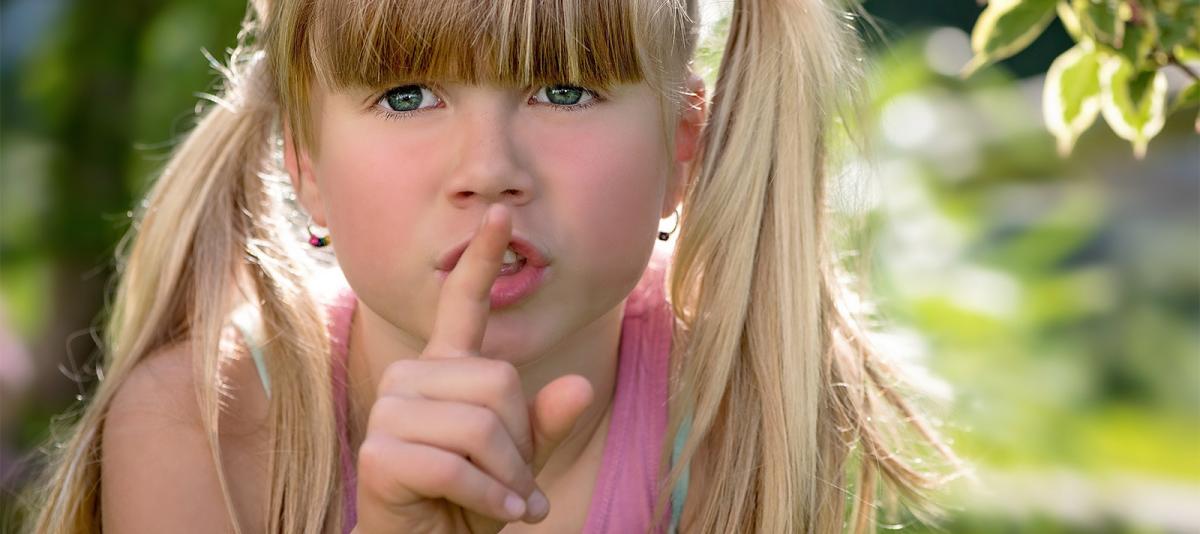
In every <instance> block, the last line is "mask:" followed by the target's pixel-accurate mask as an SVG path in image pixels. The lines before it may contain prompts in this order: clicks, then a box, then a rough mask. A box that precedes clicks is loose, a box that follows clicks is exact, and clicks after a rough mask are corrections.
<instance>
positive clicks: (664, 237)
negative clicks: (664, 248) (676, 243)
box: [658, 208, 679, 241]
mask: <svg viewBox="0 0 1200 534" xmlns="http://www.w3.org/2000/svg"><path fill="white" fill-rule="evenodd" d="M678 229H679V208H675V226H674V227H672V228H671V231H670V232H663V231H661V230H660V231H659V232H658V239H659V240H660V241H666V240H668V239H671V234H674V233H675V230H678Z"/></svg>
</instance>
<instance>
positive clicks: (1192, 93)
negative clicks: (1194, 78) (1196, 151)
mask: <svg viewBox="0 0 1200 534" xmlns="http://www.w3.org/2000/svg"><path fill="white" fill-rule="evenodd" d="M1192 106H1200V82H1194V83H1192V84H1191V85H1189V86H1187V87H1186V88H1184V90H1182V91H1180V92H1179V94H1178V95H1176V96H1175V103H1174V104H1171V113H1175V112H1176V111H1179V110H1181V109H1184V108H1190V107H1192ZM1196 133H1200V112H1198V113H1197V114H1196Z"/></svg>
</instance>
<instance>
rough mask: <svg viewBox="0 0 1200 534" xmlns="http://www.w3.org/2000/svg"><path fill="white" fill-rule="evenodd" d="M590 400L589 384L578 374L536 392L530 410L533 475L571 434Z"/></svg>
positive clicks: (536, 473)
mask: <svg viewBox="0 0 1200 534" xmlns="http://www.w3.org/2000/svg"><path fill="white" fill-rule="evenodd" d="M592 399H593V390H592V383H591V382H588V380H587V379H586V378H584V377H582V376H579V375H567V376H563V377H560V378H558V379H556V380H554V381H552V382H550V383H549V384H546V385H545V387H543V388H542V389H541V391H539V392H538V394H537V397H536V398H534V401H533V409H532V410H530V424H531V425H532V426H533V462H532V464H531V465H530V467H531V468H532V470H533V476H535V477H536V476H537V475H538V473H540V472H541V471H542V468H543V467H545V466H546V462H547V461H548V460H549V459H550V455H551V454H552V453H553V452H554V450H555V449H557V448H558V445H559V444H561V443H562V442H563V440H565V439H566V438H567V436H569V435H570V434H571V430H572V429H574V428H575V423H576V421H577V420H578V419H579V417H580V416H581V415H583V412H584V410H586V409H587V408H588V406H591V404H592Z"/></svg>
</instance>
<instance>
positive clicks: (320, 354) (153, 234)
mask: <svg viewBox="0 0 1200 534" xmlns="http://www.w3.org/2000/svg"><path fill="white" fill-rule="evenodd" d="M251 6H252V7H251V10H250V12H249V13H248V15H247V19H246V24H245V25H244V29H243V31H242V33H241V34H240V35H239V40H240V41H241V42H242V44H241V45H240V46H239V47H238V48H236V49H235V50H233V51H232V55H231V58H230V62H229V65H228V66H227V67H225V66H221V65H218V64H215V62H214V66H215V67H216V68H217V69H218V70H219V71H220V72H221V74H222V75H223V77H224V78H225V84H224V87H223V88H222V90H221V91H220V92H219V95H218V96H210V97H209V98H208V100H210V101H211V102H212V104H213V105H210V106H209V107H208V108H207V109H206V110H204V111H203V112H202V113H201V117H200V120H199V122H198V124H197V126H196V127H195V128H194V130H193V131H191V132H190V134H189V135H188V136H187V138H186V140H185V141H184V142H183V143H182V144H181V145H180V146H178V147H177V148H176V149H175V150H174V152H173V154H172V157H171V158H170V160H169V162H168V163H167V165H166V167H165V169H164V170H163V171H162V173H161V175H160V176H159V178H158V179H157V180H156V182H155V183H154V185H153V186H152V188H151V189H150V191H149V193H148V194H147V196H146V199H145V201H143V202H142V204H141V206H140V208H139V210H138V212H137V214H136V217H135V222H134V224H133V228H132V231H131V232H130V234H129V235H128V236H126V238H125V240H123V241H122V243H121V246H120V247H119V252H118V275H119V282H118V285H117V289H116V294H115V300H114V302H113V306H112V310H111V316H110V318H109V321H108V324H107V328H106V336H107V339H106V344H105V345H106V347H105V348H106V350H105V353H104V366H103V369H104V370H103V372H102V373H101V374H100V376H101V380H100V382H99V384H98V386H97V387H96V390H95V392H94V394H93V397H92V399H90V400H89V403H88V404H87V405H86V407H84V408H83V409H82V413H81V415H80V418H79V419H78V421H77V422H76V423H75V425H74V427H73V428H72V431H71V434H70V437H69V439H68V440H67V441H66V442H65V443H62V444H61V445H54V446H53V447H48V448H47V449H48V450H49V451H50V453H51V454H52V457H51V458H50V461H49V465H48V468H47V470H46V471H45V474H44V475H43V476H44V477H45V480H44V481H43V482H42V483H41V484H38V486H40V487H41V488H43V489H42V490H41V491H42V493H41V494H39V495H36V496H34V497H33V501H34V503H33V506H34V507H35V510H36V513H37V516H36V519H35V523H34V531H35V532H39V533H40V532H55V533H59V532H99V531H100V528H101V518H100V490H99V486H100V483H101V472H100V466H101V438H102V434H103V424H104V414H105V412H106V411H107V409H108V407H109V404H110V403H111V401H112V399H113V397H114V395H115V393H116V391H117V390H118V388H119V387H120V386H121V384H122V383H123V382H124V381H125V379H126V378H127V377H128V376H129V375H130V373H131V371H132V370H133V369H134V367H135V366H136V365H137V364H139V363H140V362H141V361H142V360H144V359H146V358H148V357H149V356H150V355H151V354H153V353H155V352H156V351H158V350H161V349H163V348H165V347H168V346H170V345H173V344H176V343H179V342H182V341H184V340H187V341H188V342H189V343H190V345H191V353H192V355H193V372H194V375H195V383H196V384H198V385H203V386H207V387H200V386H198V387H197V388H196V390H197V402H198V405H199V407H200V412H201V416H202V419H203V426H204V429H205V430H206V433H207V437H208V441H209V444H210V446H211V449H212V454H213V460H214V465H216V466H218V468H217V474H218V479H219V482H220V485H221V488H222V493H223V495H224V497H225V502H226V508H227V509H228V511H229V514H230V517H231V521H232V523H233V525H234V529H235V531H237V532H242V526H241V525H240V523H239V521H238V517H237V515H236V513H235V510H237V508H236V507H235V506H234V503H233V502H232V499H231V492H230V488H229V486H228V483H227V481H226V477H225V472H224V468H223V466H224V464H223V463H222V459H221V444H220V434H219V432H218V429H219V423H220V419H221V418H220V413H221V406H222V404H223V403H224V401H223V399H222V397H223V396H224V395H226V394H227V392H226V391H225V390H224V389H223V385H224V383H225V380H224V378H223V377H222V372H221V371H222V364H223V361H224V360H226V359H228V358H229V357H231V356H232V354H231V352H230V347H229V346H228V344H225V345H222V343H221V337H222V334H223V332H226V331H227V328H228V325H229V319H230V314H231V312H232V311H233V309H234V308H236V307H238V306H239V305H242V304H245V303H249V304H250V307H251V308H254V309H255V311H257V312H258V313H257V314H256V315H257V316H258V317H260V318H261V339H262V340H263V341H264V345H263V349H264V350H263V352H264V354H265V360H266V365H267V369H268V373H269V375H270V376H271V378H272V389H273V397H272V399H271V401H270V407H269V410H268V421H267V424H269V425H270V427H271V428H272V430H271V432H272V434H271V437H272V440H273V443H272V444H273V447H272V448H273V454H272V457H271V462H270V468H269V478H270V497H269V504H270V506H269V508H268V510H267V513H269V516H268V517H267V518H266V519H264V523H265V524H266V525H268V527H269V531H270V532H288V533H292V532H306V533H316V532H322V531H328V530H332V527H331V525H335V524H338V525H340V521H341V513H340V506H334V507H330V506H329V503H330V502H334V503H340V502H341V500H340V499H339V498H338V497H339V496H340V494H339V493H338V492H339V491H341V488H339V484H338V472H337V466H338V465H340V463H339V462H338V461H337V458H338V457H337V454H338V446H337V441H336V433H335V432H334V431H333V430H334V429H335V428H336V427H335V425H334V423H333V421H334V417H333V406H334V404H333V399H332V391H331V389H332V388H331V387H330V384H331V383H330V376H331V375H330V369H329V361H328V346H329V343H328V335H327V333H326V329H325V326H324V320H323V318H322V314H321V313H320V311H319V308H318V303H317V301H316V300H315V298H314V296H313V295H311V294H310V293H309V292H308V291H306V290H305V285H304V284H303V282H302V280H303V279H304V273H305V272H306V266H305V265H304V264H303V263H302V262H300V261H298V260H297V259H296V258H300V257H302V256H303V252H301V251H299V249H298V248H297V245H296V244H295V243H293V242H294V241H298V239H297V237H296V236H295V235H293V234H292V232H290V231H289V228H288V227H287V224H286V216H285V212H286V209H287V207H286V206H285V205H284V202H283V198H282V194H281V193H280V187H281V185H282V184H280V183H279V182H280V180H279V179H278V178H277V177H273V176H272V175H271V173H270V172H269V171H270V166H271V156H272V155H273V153H272V150H273V149H274V148H276V147H274V143H273V142H272V141H273V139H274V136H273V131H274V130H273V128H274V126H275V122H276V121H275V119H276V117H277V115H278V104H277V102H278V98H277V91H276V89H275V85H274V79H273V78H272V76H271V72H270V70H269V68H268V66H267V62H266V61H265V58H264V54H263V52H262V51H260V50H259V48H258V46H257V45H256V44H254V43H253V39H254V37H255V35H256V30H257V28H256V25H255V21H256V20H257V19H259V18H261V17H262V16H263V15H264V14H265V10H266V9H267V3H266V2H264V1H261V0H255V1H254V2H253V3H252V5H251ZM282 181H283V182H286V178H285V179H283V180H282ZM54 441H57V440H54Z"/></svg>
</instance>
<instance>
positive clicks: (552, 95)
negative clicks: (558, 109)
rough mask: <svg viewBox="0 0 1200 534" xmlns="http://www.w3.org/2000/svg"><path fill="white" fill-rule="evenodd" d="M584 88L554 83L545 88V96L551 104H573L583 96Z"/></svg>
mask: <svg viewBox="0 0 1200 534" xmlns="http://www.w3.org/2000/svg"><path fill="white" fill-rule="evenodd" d="M583 93H584V90H583V89H582V88H580V87H573V86H570V85H554V86H551V87H547V88H546V98H547V99H548V100H549V101H550V103H551V104H555V105H559V106H573V105H575V104H578V103H579V101H580V100H581V99H582V98H583Z"/></svg>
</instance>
